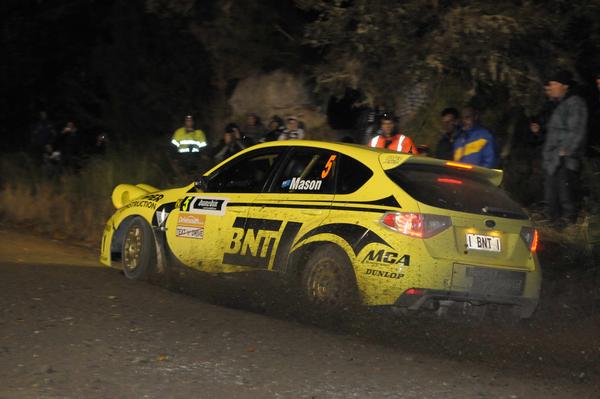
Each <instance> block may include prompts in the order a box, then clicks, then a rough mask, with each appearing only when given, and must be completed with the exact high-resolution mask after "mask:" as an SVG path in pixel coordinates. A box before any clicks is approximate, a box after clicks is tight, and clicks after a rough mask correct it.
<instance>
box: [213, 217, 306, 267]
mask: <svg viewBox="0 0 600 399" xmlns="http://www.w3.org/2000/svg"><path fill="white" fill-rule="evenodd" d="M282 224H283V221H281V220H270V219H254V218H242V217H238V218H236V219H235V221H234V222H233V228H232V229H231V230H232V231H233V234H232V236H231V242H230V243H229V246H227V247H226V248H225V254H224V255H223V263H227V264H230V265H238V266H248V267H256V268H261V269H267V268H268V267H269V264H270V262H271V259H273V254H275V256H274V258H275V260H274V265H273V269H277V270H280V269H282V268H283V263H285V262H286V261H287V257H288V255H289V249H290V248H291V245H292V241H293V239H294V238H295V237H296V234H298V230H300V226H301V225H302V223H296V222H287V223H286V225H285V228H283V229H282V228H281V226H282ZM275 248H277V249H276V250H275Z"/></svg>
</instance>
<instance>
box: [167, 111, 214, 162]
mask: <svg viewBox="0 0 600 399" xmlns="http://www.w3.org/2000/svg"><path fill="white" fill-rule="evenodd" d="M171 143H172V144H173V145H174V146H175V148H177V152H179V153H180V154H185V153H193V152H200V150H201V149H202V148H204V147H206V136H205V135H204V132H203V131H202V130H200V129H194V118H192V116H191V115H188V116H186V117H185V124H184V126H183V127H180V128H179V129H177V130H175V132H174V133H173V138H172V140H171Z"/></svg>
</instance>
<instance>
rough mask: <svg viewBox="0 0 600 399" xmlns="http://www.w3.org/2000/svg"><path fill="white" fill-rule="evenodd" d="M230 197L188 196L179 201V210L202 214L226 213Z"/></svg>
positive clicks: (221, 214) (219, 214) (218, 214)
mask: <svg viewBox="0 0 600 399" xmlns="http://www.w3.org/2000/svg"><path fill="white" fill-rule="evenodd" d="M228 201H229V199H228V198H217V197H197V196H188V197H185V198H183V199H182V200H181V202H180V203H179V210H180V211H181V212H186V213H195V214H200V215H216V216H223V215H225V210H226V208H227V202H228Z"/></svg>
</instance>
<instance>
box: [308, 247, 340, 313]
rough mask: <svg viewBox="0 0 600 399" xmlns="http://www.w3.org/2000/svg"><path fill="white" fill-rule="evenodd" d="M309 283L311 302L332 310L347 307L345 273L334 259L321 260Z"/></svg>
mask: <svg viewBox="0 0 600 399" xmlns="http://www.w3.org/2000/svg"><path fill="white" fill-rule="evenodd" d="M307 283H308V284H307V285H308V286H307V290H308V297H309V298H310V300H311V302H313V303H315V304H318V305H324V306H327V307H332V308H336V307H340V306H343V305H345V303H344V301H345V297H346V295H345V293H344V290H345V287H344V271H343V270H342V268H341V266H340V265H339V264H338V263H337V262H335V260H334V259H331V258H324V259H321V260H319V262H318V263H317V264H316V265H315V266H313V268H312V270H311V271H310V274H309V276H308V281H307Z"/></svg>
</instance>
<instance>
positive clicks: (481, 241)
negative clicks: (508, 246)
mask: <svg viewBox="0 0 600 399" xmlns="http://www.w3.org/2000/svg"><path fill="white" fill-rule="evenodd" d="M467 248H469V249H476V250H478V251H490V252H500V251H501V250H502V248H501V246H500V238H499V237H492V236H484V235H480V234H467Z"/></svg>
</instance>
